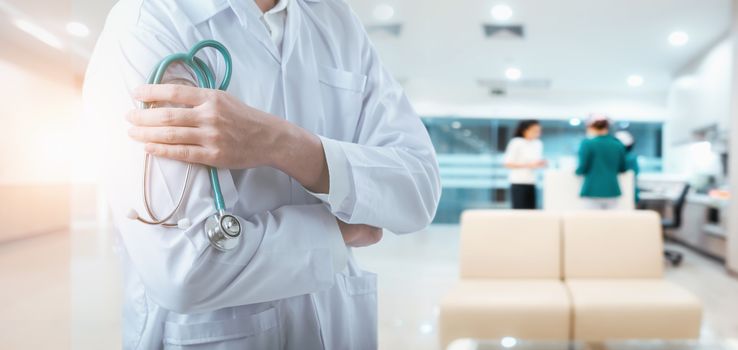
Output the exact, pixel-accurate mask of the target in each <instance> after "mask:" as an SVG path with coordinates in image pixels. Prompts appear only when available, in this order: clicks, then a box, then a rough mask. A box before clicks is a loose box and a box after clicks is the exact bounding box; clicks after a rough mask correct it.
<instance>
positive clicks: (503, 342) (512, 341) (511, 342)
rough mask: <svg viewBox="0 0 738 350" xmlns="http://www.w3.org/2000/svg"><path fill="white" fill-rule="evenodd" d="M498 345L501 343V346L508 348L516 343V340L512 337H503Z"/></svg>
mask: <svg viewBox="0 0 738 350" xmlns="http://www.w3.org/2000/svg"><path fill="white" fill-rule="evenodd" d="M500 345H502V347H503V348H505V349H509V348H512V347H514V346H515V345H518V340H517V339H515V338H513V337H504V338H502V340H501V341H500Z"/></svg>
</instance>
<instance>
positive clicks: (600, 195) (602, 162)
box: [576, 115, 626, 209]
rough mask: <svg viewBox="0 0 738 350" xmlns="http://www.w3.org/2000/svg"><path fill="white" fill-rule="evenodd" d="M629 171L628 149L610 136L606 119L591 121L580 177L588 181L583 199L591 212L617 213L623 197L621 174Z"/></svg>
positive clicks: (582, 151)
mask: <svg viewBox="0 0 738 350" xmlns="http://www.w3.org/2000/svg"><path fill="white" fill-rule="evenodd" d="M625 171H626V164H625V146H623V144H622V143H621V142H620V141H618V139H616V138H615V137H614V136H612V135H611V134H610V121H609V119H608V118H607V117H606V116H603V115H593V116H591V117H590V118H589V120H588V121H587V139H585V140H584V141H582V144H581V145H580V146H579V166H578V167H577V170H576V174H577V175H580V176H583V177H584V182H583V184H582V189H581V192H580V196H581V197H583V198H585V199H587V203H588V207H589V208H590V209H613V208H615V207H616V206H617V199H618V197H620V196H621V195H622V192H621V191H620V184H618V174H620V173H623V172H625Z"/></svg>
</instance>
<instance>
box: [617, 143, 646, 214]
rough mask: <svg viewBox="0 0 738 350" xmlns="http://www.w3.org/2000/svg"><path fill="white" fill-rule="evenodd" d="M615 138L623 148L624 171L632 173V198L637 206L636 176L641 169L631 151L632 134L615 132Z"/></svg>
mask: <svg viewBox="0 0 738 350" xmlns="http://www.w3.org/2000/svg"><path fill="white" fill-rule="evenodd" d="M615 138H616V139H618V141H620V142H621V143H622V144H623V146H625V170H626V171H632V172H633V184H634V186H633V189H634V191H635V194H634V197H633V198H634V199H635V204H636V206H638V202H639V201H640V197H639V195H640V193H639V192H640V191H639V189H638V174H640V172H641V168H640V166H638V154H636V153H635V152H634V151H633V149H634V148H635V138H634V137H633V134H631V133H630V132H628V131H625V130H621V131H618V132H616V133H615Z"/></svg>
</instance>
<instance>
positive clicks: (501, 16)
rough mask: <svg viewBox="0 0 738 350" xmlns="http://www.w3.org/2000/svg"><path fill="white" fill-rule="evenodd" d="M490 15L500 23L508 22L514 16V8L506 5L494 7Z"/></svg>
mask: <svg viewBox="0 0 738 350" xmlns="http://www.w3.org/2000/svg"><path fill="white" fill-rule="evenodd" d="M490 13H491V14H492V18H494V19H495V20H498V21H507V20H509V19H510V18H512V16H513V10H512V8H510V6H508V5H505V4H499V5H495V6H493V7H492V10H491V11H490Z"/></svg>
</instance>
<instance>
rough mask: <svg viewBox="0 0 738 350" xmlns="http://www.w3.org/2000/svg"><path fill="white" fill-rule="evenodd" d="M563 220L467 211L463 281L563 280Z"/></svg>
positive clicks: (522, 213)
mask: <svg viewBox="0 0 738 350" xmlns="http://www.w3.org/2000/svg"><path fill="white" fill-rule="evenodd" d="M560 231H561V219H560V215H559V214H556V213H549V212H541V211H525V210H519V211H518V210H516V211H492V210H471V211H466V212H464V214H463V215H462V218H461V262H460V269H461V278H556V279H558V278H560V277H561V233H560Z"/></svg>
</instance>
